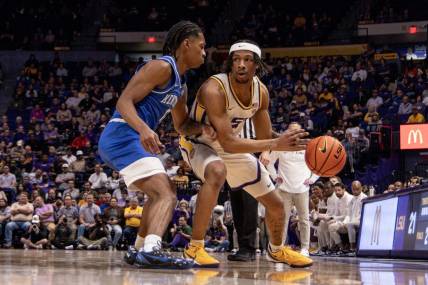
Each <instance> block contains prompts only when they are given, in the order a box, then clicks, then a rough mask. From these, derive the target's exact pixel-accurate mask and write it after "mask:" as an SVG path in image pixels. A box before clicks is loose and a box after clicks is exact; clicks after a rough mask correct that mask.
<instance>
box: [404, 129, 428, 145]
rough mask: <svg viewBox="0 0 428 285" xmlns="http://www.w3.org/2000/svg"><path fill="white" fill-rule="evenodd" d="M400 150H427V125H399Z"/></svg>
mask: <svg viewBox="0 0 428 285" xmlns="http://www.w3.org/2000/svg"><path fill="white" fill-rule="evenodd" d="M400 149H428V124H415V125H401V126H400Z"/></svg>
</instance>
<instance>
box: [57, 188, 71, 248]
mask: <svg viewBox="0 0 428 285" xmlns="http://www.w3.org/2000/svg"><path fill="white" fill-rule="evenodd" d="M66 198H68V199H70V197H69V196H67V197H66ZM70 200H71V199H70ZM70 204H71V203H70ZM76 214H77V209H76ZM76 220H77V219H76ZM70 224H71V223H70V222H69V221H68V218H66V216H65V215H61V217H60V218H59V220H58V224H57V226H56V229H55V239H54V240H53V241H52V248H53V249H56V248H59V249H74V246H75V244H76V243H75V233H76V226H75V222H74V234H73V230H72V228H71V227H70Z"/></svg>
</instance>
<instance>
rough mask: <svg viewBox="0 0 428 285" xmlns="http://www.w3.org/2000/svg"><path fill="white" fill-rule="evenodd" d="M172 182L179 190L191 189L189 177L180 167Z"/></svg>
mask: <svg viewBox="0 0 428 285" xmlns="http://www.w3.org/2000/svg"><path fill="white" fill-rule="evenodd" d="M172 181H173V182H174V183H175V185H176V186H177V189H180V190H182V189H187V188H189V177H188V176H187V175H186V174H185V173H184V169H183V168H182V167H179V168H178V169H177V174H176V175H175V176H174V177H172Z"/></svg>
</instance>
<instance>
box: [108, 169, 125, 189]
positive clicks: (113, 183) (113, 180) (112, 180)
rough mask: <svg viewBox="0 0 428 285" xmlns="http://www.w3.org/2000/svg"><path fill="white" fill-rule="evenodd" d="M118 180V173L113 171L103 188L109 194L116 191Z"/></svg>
mask: <svg viewBox="0 0 428 285" xmlns="http://www.w3.org/2000/svg"><path fill="white" fill-rule="evenodd" d="M120 180H121V178H120V176H119V172H117V171H115V170H113V172H112V173H111V176H110V177H109V178H107V183H106V185H105V186H106V188H107V189H108V190H109V191H110V192H111V193H113V192H114V191H115V190H116V189H119V184H120Z"/></svg>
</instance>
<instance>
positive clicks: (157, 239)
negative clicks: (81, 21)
mask: <svg viewBox="0 0 428 285" xmlns="http://www.w3.org/2000/svg"><path fill="white" fill-rule="evenodd" d="M204 48H205V38H204V35H203V33H202V31H201V29H200V28H199V27H198V26H197V25H196V24H194V23H192V22H188V21H181V22H179V23H177V24H175V25H174V26H173V27H172V28H171V29H170V30H169V32H168V35H167V37H166V41H165V44H164V47H163V54H164V56H162V57H160V58H159V59H158V60H152V61H149V62H148V63H146V64H144V65H143V66H141V67H139V68H137V71H136V73H135V75H134V76H133V77H132V79H131V80H130V81H129V83H128V85H127V86H126V88H125V90H124V91H123V93H122V95H121V96H120V98H119V100H118V102H117V105H116V111H115V113H114V114H113V116H112V119H111V120H110V122H109V123H108V124H107V126H106V128H105V130H104V131H103V133H102V135H101V137H100V140H99V154H100V156H101V158H102V159H103V160H104V161H105V163H106V164H107V165H109V166H110V167H112V168H113V169H115V170H118V171H120V174H121V175H122V176H123V178H124V180H125V183H126V185H127V186H128V190H129V191H142V192H144V193H146V194H147V195H148V196H149V199H148V201H147V203H146V204H145V205H144V211H143V214H142V218H141V224H140V228H139V232H138V235H137V239H136V241H135V249H134V248H132V247H131V248H130V250H129V251H128V253H127V254H126V255H125V261H127V262H128V263H134V262H135V263H136V264H137V265H138V266H140V267H143V268H177V269H183V268H190V267H191V266H192V265H193V262H192V261H191V260H186V259H182V258H175V257H173V256H171V255H169V254H167V253H166V252H163V251H162V250H161V246H160V245H161V237H162V236H163V234H164V232H165V230H166V228H167V226H168V223H169V222H170V221H171V218H172V213H173V209H174V207H175V204H176V193H175V190H174V188H173V187H172V186H171V182H170V180H169V178H168V176H167V175H166V172H165V169H164V167H163V165H162V162H161V161H160V160H159V159H158V158H157V157H156V154H157V153H159V146H161V142H160V141H159V137H158V135H157V134H156V133H155V131H154V130H155V129H156V127H157V125H158V124H159V122H160V121H161V120H162V119H163V117H164V116H165V115H166V114H167V112H169V111H171V114H172V119H173V123H174V127H175V129H176V130H177V131H178V132H179V133H180V134H187V135H191V134H193V135H198V134H199V135H200V134H202V133H204V134H205V135H208V136H215V132H214V131H213V129H212V128H211V127H208V126H206V127H203V126H202V125H201V124H195V123H194V122H193V121H191V120H189V119H188V112H187V106H186V100H187V87H186V83H185V82H184V79H183V78H184V76H183V75H184V74H185V72H186V71H187V70H189V69H191V68H197V67H199V66H200V65H201V64H203V62H204V58H205V51H204Z"/></svg>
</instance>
